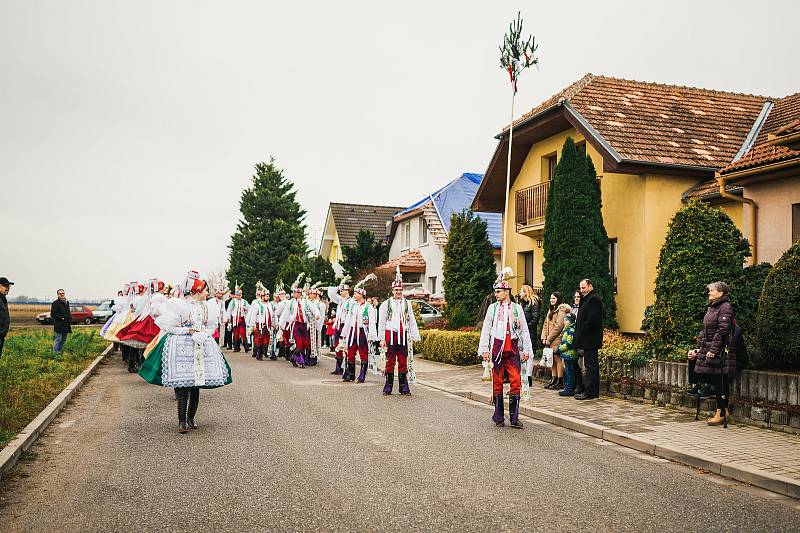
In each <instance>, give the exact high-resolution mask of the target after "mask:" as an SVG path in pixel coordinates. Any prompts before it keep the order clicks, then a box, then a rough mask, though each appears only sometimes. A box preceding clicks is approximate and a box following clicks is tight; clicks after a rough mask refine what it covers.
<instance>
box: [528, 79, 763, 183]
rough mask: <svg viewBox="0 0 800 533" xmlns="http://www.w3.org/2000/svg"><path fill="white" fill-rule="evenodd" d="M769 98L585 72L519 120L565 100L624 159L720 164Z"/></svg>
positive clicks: (733, 151)
mask: <svg viewBox="0 0 800 533" xmlns="http://www.w3.org/2000/svg"><path fill="white" fill-rule="evenodd" d="M769 100H771V98H769V97H765V96H755V95H750V94H740V93H732V92H724V91H714V90H709V89H698V88H694V87H682V86H678V85H664V84H658V83H649V82H640V81H633V80H625V79H620V78H611V77H606V76H595V75H593V74H587V75H586V76H584V77H583V78H581V79H580V80H578V81H577V82H575V83H573V84H572V85H570V86H569V87H567V88H566V89H564V90H562V91H561V92H559V93H557V94H555V95H553V96H552V97H550V98H549V99H547V100H545V101H544V102H542V103H541V104H540V105H539V106H537V107H535V108H534V109H533V110H531V111H530V112H529V113H526V114H525V115H523V116H522V117H521V118H520V119H519V121H518V122H523V121H525V120H527V119H529V118H531V117H533V116H535V115H538V114H539V113H542V112H543V111H546V110H547V109H548V108H551V107H554V106H556V105H558V104H559V102H562V101H569V103H570V104H571V105H572V107H573V108H574V109H575V110H576V111H578V112H579V113H580V114H581V115H582V116H583V117H584V118H585V119H586V120H587V121H588V122H589V123H590V124H591V126H592V127H594V129H596V130H597V132H598V133H599V134H600V135H601V136H602V137H603V138H604V139H605V140H606V141H607V142H608V143H609V144H610V145H611V147H612V148H613V149H614V150H615V151H616V152H617V153H618V154H619V155H620V157H621V158H622V159H624V160H631V161H642V162H652V163H666V164H677V165H689V166H699V167H711V168H720V167H723V166H725V165H726V164H727V163H728V162H730V161H731V160H732V159H733V157H734V156H735V155H736V153H737V152H738V151H739V149H740V148H741V146H742V144H743V143H744V141H745V139H746V137H747V135H748V133H749V132H750V130H751V128H752V127H753V124H754V122H755V121H756V118H757V117H758V116H759V113H760V112H761V109H762V107H763V106H764V103H766V102H767V101H769Z"/></svg>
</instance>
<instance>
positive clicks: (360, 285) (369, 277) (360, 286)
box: [353, 274, 378, 296]
mask: <svg viewBox="0 0 800 533" xmlns="http://www.w3.org/2000/svg"><path fill="white" fill-rule="evenodd" d="M374 279H378V276H376V275H375V274H367V277H366V278H364V279H362V280H361V281H359V282H358V283H356V286H355V287H353V292H357V293H358V294H360V295H361V296H366V295H367V289H365V288H364V287H363V285H364V284H365V283H366V282H368V281H372V280H374Z"/></svg>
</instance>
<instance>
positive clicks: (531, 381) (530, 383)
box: [528, 376, 533, 387]
mask: <svg viewBox="0 0 800 533" xmlns="http://www.w3.org/2000/svg"><path fill="white" fill-rule="evenodd" d="M528 387H533V376H528Z"/></svg>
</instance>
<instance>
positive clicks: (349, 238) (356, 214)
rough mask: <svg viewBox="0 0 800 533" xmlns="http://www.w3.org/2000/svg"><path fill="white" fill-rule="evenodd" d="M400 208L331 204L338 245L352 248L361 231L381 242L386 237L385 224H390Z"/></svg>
mask: <svg viewBox="0 0 800 533" xmlns="http://www.w3.org/2000/svg"><path fill="white" fill-rule="evenodd" d="M401 209H403V208H402V207H389V206H384V205H359V204H339V203H333V202H331V206H330V210H331V216H333V223H334V225H335V226H336V233H337V234H338V235H339V243H340V244H341V245H345V246H353V245H354V244H355V243H356V236H357V235H358V232H359V231H360V230H362V229H365V230H367V231H370V232H371V233H372V234H373V235H375V236H376V237H377V238H378V239H380V240H381V241H383V240H384V238H385V237H386V222H387V221H388V222H391V220H392V217H393V216H394V214H395V213H397V212H398V211H400V210H401Z"/></svg>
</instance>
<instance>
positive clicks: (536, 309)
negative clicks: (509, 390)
mask: <svg viewBox="0 0 800 533" xmlns="http://www.w3.org/2000/svg"><path fill="white" fill-rule="evenodd" d="M519 304H520V305H521V306H522V310H523V311H524V312H525V322H527V324H528V331H530V332H532V333H531V337H533V336H534V335H535V334H536V331H537V328H538V327H539V314H540V313H541V310H542V303H541V300H540V299H539V297H538V296H536V294H535V293H534V292H533V287H531V286H530V285H523V286H522V289H520V291H519ZM528 386H529V387H532V386H533V376H532V375H529V376H528Z"/></svg>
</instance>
